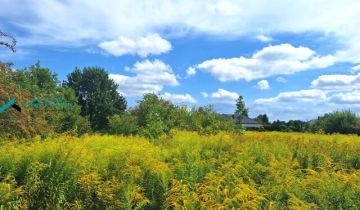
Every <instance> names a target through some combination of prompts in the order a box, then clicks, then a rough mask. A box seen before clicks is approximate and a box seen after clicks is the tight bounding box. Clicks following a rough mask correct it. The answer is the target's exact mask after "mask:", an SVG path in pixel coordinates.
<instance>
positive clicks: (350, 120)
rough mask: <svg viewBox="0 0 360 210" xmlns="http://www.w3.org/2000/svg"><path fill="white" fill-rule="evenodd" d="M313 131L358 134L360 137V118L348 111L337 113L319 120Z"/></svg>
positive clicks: (326, 115)
mask: <svg viewBox="0 0 360 210" xmlns="http://www.w3.org/2000/svg"><path fill="white" fill-rule="evenodd" d="M312 129H313V131H315V132H316V131H319V130H323V131H324V132H325V133H343V134H349V133H357V134H358V135H360V117H358V116H357V115H356V114H355V113H353V112H351V111H350V110H348V111H335V112H332V113H328V114H325V115H324V116H321V117H319V118H318V119H317V121H316V122H315V124H314V125H313V127H312Z"/></svg>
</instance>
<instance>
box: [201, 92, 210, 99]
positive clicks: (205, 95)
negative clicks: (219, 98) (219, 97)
mask: <svg viewBox="0 0 360 210" xmlns="http://www.w3.org/2000/svg"><path fill="white" fill-rule="evenodd" d="M200 94H201V95H202V96H203V97H204V98H207V97H209V94H207V93H206V92H201V93H200Z"/></svg>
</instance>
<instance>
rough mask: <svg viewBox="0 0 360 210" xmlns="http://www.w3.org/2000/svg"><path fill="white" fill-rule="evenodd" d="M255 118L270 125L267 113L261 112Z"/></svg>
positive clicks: (263, 123)
mask: <svg viewBox="0 0 360 210" xmlns="http://www.w3.org/2000/svg"><path fill="white" fill-rule="evenodd" d="M255 120H256V121H257V122H259V123H261V124H262V125H268V124H269V123H270V122H269V118H268V116H267V115H266V114H259V115H258V116H257V117H255Z"/></svg>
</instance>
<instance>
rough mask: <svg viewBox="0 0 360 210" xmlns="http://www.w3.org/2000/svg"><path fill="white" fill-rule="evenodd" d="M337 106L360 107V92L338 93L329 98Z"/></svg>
mask: <svg viewBox="0 0 360 210" xmlns="http://www.w3.org/2000/svg"><path fill="white" fill-rule="evenodd" d="M329 101H330V102H332V103H335V104H358V105H360V90H355V91H351V92H346V93H337V94H335V95H332V96H331V97H330V98H329Z"/></svg>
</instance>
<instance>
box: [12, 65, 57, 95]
mask: <svg viewBox="0 0 360 210" xmlns="http://www.w3.org/2000/svg"><path fill="white" fill-rule="evenodd" d="M15 82H16V84H17V85H19V86H20V87H21V88H22V89H26V90H28V91H30V92H31V93H32V95H33V96H34V95H37V96H39V94H56V93H57V92H58V90H59V89H58V88H60V87H59V80H58V78H57V75H56V74H55V73H53V72H51V70H50V69H48V68H44V67H41V66H40V62H39V61H38V62H37V63H36V64H35V65H31V66H30V67H29V68H25V69H22V70H19V71H16V73H15Z"/></svg>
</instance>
